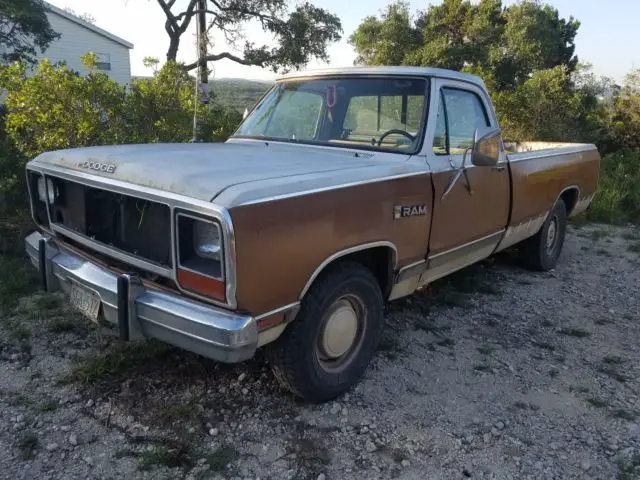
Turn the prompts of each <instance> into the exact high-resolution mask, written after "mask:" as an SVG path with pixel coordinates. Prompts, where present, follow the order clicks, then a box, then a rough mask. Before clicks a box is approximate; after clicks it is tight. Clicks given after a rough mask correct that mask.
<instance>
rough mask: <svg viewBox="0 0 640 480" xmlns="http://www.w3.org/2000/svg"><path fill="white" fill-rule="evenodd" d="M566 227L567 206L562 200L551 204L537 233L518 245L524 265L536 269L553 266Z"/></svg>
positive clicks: (562, 241) (548, 268) (555, 262)
mask: <svg viewBox="0 0 640 480" xmlns="http://www.w3.org/2000/svg"><path fill="white" fill-rule="evenodd" d="M566 229H567V207H566V205H565V203H564V201H563V200H558V202H557V203H556V204H555V205H554V206H553V208H552V209H551V212H549V216H548V217H547V219H546V220H545V222H544V223H543V224H542V227H540V230H539V231H538V233H536V234H535V235H534V236H533V237H531V238H529V239H527V240H525V241H524V242H522V244H521V245H520V257H521V258H522V261H523V263H524V265H525V266H526V267H527V268H529V269H531V270H537V271H542V272H544V271H547V270H551V269H552V268H555V266H556V264H557V263H558V257H559V256H560V253H561V252H562V246H563V245H564V237H565V233H566Z"/></svg>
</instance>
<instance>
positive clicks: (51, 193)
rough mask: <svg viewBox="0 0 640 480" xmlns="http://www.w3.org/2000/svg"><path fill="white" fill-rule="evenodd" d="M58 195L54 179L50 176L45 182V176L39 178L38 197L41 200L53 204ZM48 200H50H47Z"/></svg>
mask: <svg viewBox="0 0 640 480" xmlns="http://www.w3.org/2000/svg"><path fill="white" fill-rule="evenodd" d="M57 197H58V191H57V189H56V186H55V185H54V184H53V181H52V180H51V179H50V178H48V179H47V180H46V182H45V179H44V178H43V177H40V178H38V199H39V200H40V201H41V202H44V203H48V204H49V205H52V204H53V203H54V202H55V201H56V198H57ZM47 200H48V202H47Z"/></svg>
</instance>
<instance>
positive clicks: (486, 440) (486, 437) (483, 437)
mask: <svg viewBox="0 0 640 480" xmlns="http://www.w3.org/2000/svg"><path fill="white" fill-rule="evenodd" d="M482 440H483V441H484V443H489V441H490V440H491V434H490V433H485V434H484V435H483V436H482Z"/></svg>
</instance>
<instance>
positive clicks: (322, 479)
mask: <svg viewBox="0 0 640 480" xmlns="http://www.w3.org/2000/svg"><path fill="white" fill-rule="evenodd" d="M326 478H327V476H326V475H325V474H324V473H321V474H320V475H318V478H316V480H325V479H326Z"/></svg>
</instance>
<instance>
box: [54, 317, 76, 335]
mask: <svg viewBox="0 0 640 480" xmlns="http://www.w3.org/2000/svg"><path fill="white" fill-rule="evenodd" d="M47 330H49V331H50V332H51V333H70V332H77V333H81V332H84V331H85V329H84V328H83V326H82V325H81V324H80V322H78V320H77V319H70V318H66V317H57V318H54V319H53V320H51V322H50V323H49V325H48V326H47Z"/></svg>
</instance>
